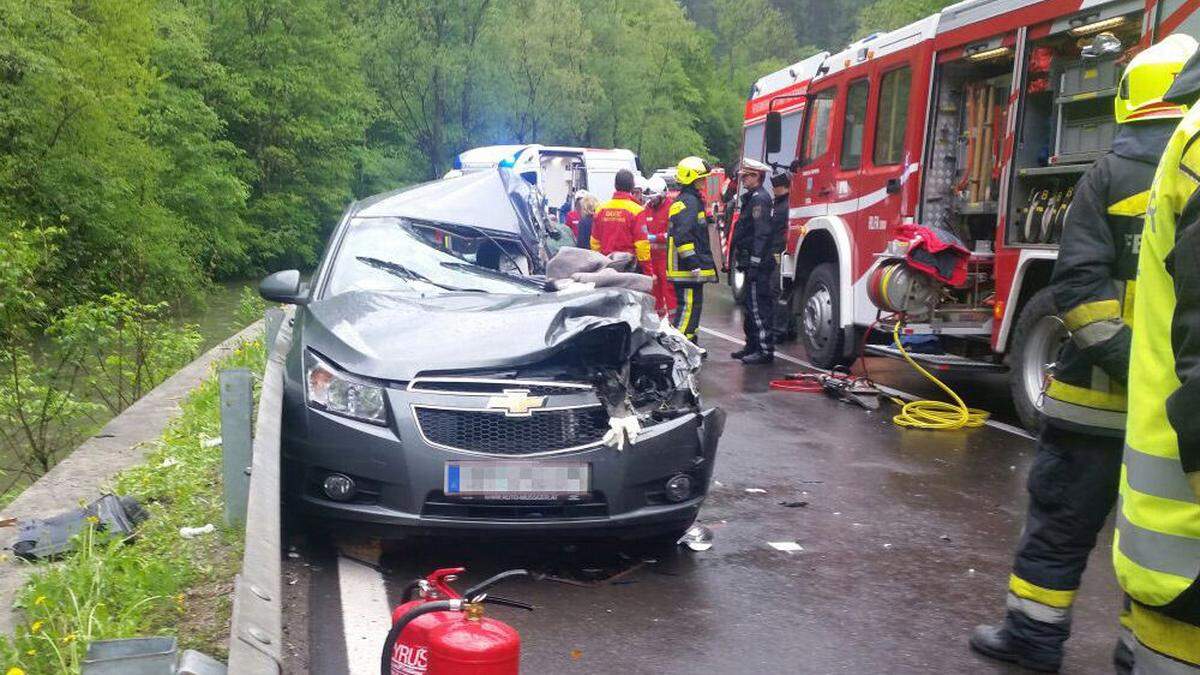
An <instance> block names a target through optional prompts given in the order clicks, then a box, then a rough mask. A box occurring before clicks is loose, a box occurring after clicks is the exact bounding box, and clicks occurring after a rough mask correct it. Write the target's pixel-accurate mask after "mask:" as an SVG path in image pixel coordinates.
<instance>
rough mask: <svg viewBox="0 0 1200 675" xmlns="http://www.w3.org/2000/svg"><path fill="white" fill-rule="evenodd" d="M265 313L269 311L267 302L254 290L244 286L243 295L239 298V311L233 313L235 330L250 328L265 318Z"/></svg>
mask: <svg viewBox="0 0 1200 675" xmlns="http://www.w3.org/2000/svg"><path fill="white" fill-rule="evenodd" d="M265 311H267V301H266V300H263V299H262V296H261V295H259V294H258V291H256V290H255V289H254V288H252V287H250V286H243V287H242V290H241V294H240V295H239V296H238V306H237V309H236V310H234V313H233V320H234V328H242V327H245V326H249V325H250V324H252V323H254V322H255V321H258V320H259V319H261V318H263V312H265Z"/></svg>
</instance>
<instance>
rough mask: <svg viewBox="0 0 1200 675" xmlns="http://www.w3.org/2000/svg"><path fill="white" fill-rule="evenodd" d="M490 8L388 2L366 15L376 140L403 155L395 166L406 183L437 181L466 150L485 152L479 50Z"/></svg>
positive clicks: (469, 0) (472, 2) (460, 0)
mask: <svg viewBox="0 0 1200 675" xmlns="http://www.w3.org/2000/svg"><path fill="white" fill-rule="evenodd" d="M491 15H492V3H491V2H490V0H451V1H448V2H433V1H429V0H382V1H381V2H379V3H378V4H377V5H374V6H373V7H372V8H371V10H370V11H366V12H364V13H363V14H362V16H361V18H360V20H359V22H358V25H359V28H360V30H361V31H362V33H363V34H364V40H363V42H364V54H363V64H364V74H365V77H366V80H367V82H368V83H369V84H370V86H371V88H372V90H373V92H374V94H375V96H376V97H377V99H378V102H379V105H378V118H377V123H376V128H375V130H374V131H375V135H376V137H381V138H382V139H383V140H384V141H385V142H386V141H387V140H392V141H394V142H395V143H397V144H398V145H400V146H401V147H402V148H403V150H402V151H401V152H400V153H399V154H398V156H397V155H392V156H391V159H392V162H391V163H392V164H393V165H399V166H407V167H408V169H409V172H410V173H408V175H405V176H398V177H396V178H395V179H394V180H397V181H399V180H402V179H403V178H424V179H430V178H436V177H438V176H440V175H441V174H442V173H443V172H444V171H446V169H447V168H448V166H449V164H450V161H451V159H452V157H453V156H454V155H455V154H456V153H457V152H459V151H460V150H462V149H463V148H464V147H470V146H472V145H476V144H479V143H480V142H481V141H482V140H483V139H482V132H483V130H484V129H485V127H486V125H487V118H486V116H485V115H486V113H487V111H485V110H483V109H482V105H481V103H482V101H484V100H487V99H486V97H485V96H481V90H480V87H482V86H483V84H484V83H483V82H481V81H480V78H479V71H480V64H481V63H483V62H484V61H486V60H487V59H488V54H486V53H483V50H482V49H480V48H479V44H480V39H481V36H482V34H483V31H484V30H485V28H486V26H487V22H488V21H489V20H490V19H491Z"/></svg>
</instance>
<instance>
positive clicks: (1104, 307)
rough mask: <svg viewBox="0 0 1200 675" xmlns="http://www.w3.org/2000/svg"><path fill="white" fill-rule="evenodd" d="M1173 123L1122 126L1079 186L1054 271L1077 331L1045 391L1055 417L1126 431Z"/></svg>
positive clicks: (1078, 426) (1059, 298) (1072, 425)
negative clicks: (1137, 318) (1144, 252)
mask: <svg viewBox="0 0 1200 675" xmlns="http://www.w3.org/2000/svg"><path fill="white" fill-rule="evenodd" d="M1173 126H1174V125H1173V124H1171V123H1170V122H1167V123H1163V122H1155V123H1146V124H1142V125H1133V124H1131V125H1126V126H1122V127H1121V131H1120V133H1119V134H1118V135H1117V138H1116V140H1115V141H1114V142H1113V148H1112V151H1111V152H1109V153H1108V154H1106V155H1104V156H1103V157H1101V158H1100V159H1099V160H1098V161H1097V162H1096V163H1095V164H1094V165H1092V167H1091V168H1090V169H1088V171H1087V173H1085V174H1084V175H1083V178H1081V179H1080V180H1079V183H1078V185H1076V186H1075V196H1074V198H1073V199H1072V201H1071V207H1070V209H1069V211H1068V212H1067V218H1066V224H1065V226H1064V228H1063V237H1062V244H1061V246H1060V247H1059V252H1058V262H1057V263H1055V266H1054V276H1053V278H1052V279H1051V285H1052V288H1053V289H1054V290H1053V292H1054V300H1055V304H1056V305H1057V306H1058V310H1059V315H1060V316H1061V318H1062V321H1063V323H1064V324H1065V325H1066V328H1067V330H1068V331H1069V332H1070V336H1071V339H1070V340H1069V341H1068V342H1067V343H1066V344H1065V345H1063V348H1062V350H1061V351H1059V354H1058V359H1057V362H1056V364H1055V367H1054V374H1053V377H1052V378H1051V379H1050V382H1049V385H1048V386H1047V388H1046V393H1045V396H1044V397H1043V399H1042V412H1043V413H1044V414H1045V415H1046V418H1047V421H1048V422H1050V423H1054V424H1058V425H1059V426H1062V427H1066V428H1069V429H1075V430H1079V431H1084V432H1090V433H1098V434H1103V435H1111V436H1116V435H1120V434H1122V433H1123V432H1124V429H1125V408H1126V395H1125V394H1126V391H1125V389H1126V388H1125V384H1126V382H1127V380H1128V372H1129V344H1130V339H1131V337H1132V331H1131V329H1130V324H1131V323H1132V317H1133V314H1132V311H1133V296H1134V290H1135V285H1136V282H1135V279H1136V277H1137V254H1138V244H1139V241H1140V240H1141V233H1142V220H1143V217H1144V216H1145V213H1146V204H1147V201H1148V199H1149V196H1150V182H1151V181H1152V180H1153V179H1154V168H1155V164H1156V163H1157V162H1158V158H1159V157H1160V156H1161V155H1162V151H1163V149H1164V148H1165V147H1166V144H1167V139H1168V138H1169V137H1170V134H1171V129H1172V128H1173Z"/></svg>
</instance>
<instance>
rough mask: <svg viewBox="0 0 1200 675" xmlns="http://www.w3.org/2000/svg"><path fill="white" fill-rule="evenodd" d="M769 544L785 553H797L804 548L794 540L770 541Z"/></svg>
mask: <svg viewBox="0 0 1200 675" xmlns="http://www.w3.org/2000/svg"><path fill="white" fill-rule="evenodd" d="M767 546H770V547H771V548H773V549H775V550H776V551H783V552H784V553H796V552H799V551H803V550H804V547H803V546H801V545H800V544H797V543H796V542H794V541H768V542H767Z"/></svg>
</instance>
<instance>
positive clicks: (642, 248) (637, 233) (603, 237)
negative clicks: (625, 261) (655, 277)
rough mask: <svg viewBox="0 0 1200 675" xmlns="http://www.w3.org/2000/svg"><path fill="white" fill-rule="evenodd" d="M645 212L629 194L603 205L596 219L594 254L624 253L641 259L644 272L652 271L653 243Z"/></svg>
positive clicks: (618, 195) (593, 232)
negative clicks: (649, 239)
mask: <svg viewBox="0 0 1200 675" xmlns="http://www.w3.org/2000/svg"><path fill="white" fill-rule="evenodd" d="M642 210H643V209H642V207H641V206H640V205H639V204H638V203H637V202H635V201H633V197H632V196H631V195H630V194H629V193H628V192H619V191H618V192H614V193H613V196H612V199H610V200H608V201H606V202H604V203H603V204H600V206H599V207H597V208H596V215H595V216H593V217H592V236H591V245H592V250H593V251H599V252H600V253H603V254H604V255H612V254H613V253H616V252H617V251H624V252H626V253H629V254H630V255H632V256H633V257H635V258H637V261H638V262H639V263H641V265H642V268H643V269H648V268H649V263H650V242H649V241H648V240H647V239H646V225H645V222H644V220H643V219H642Z"/></svg>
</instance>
